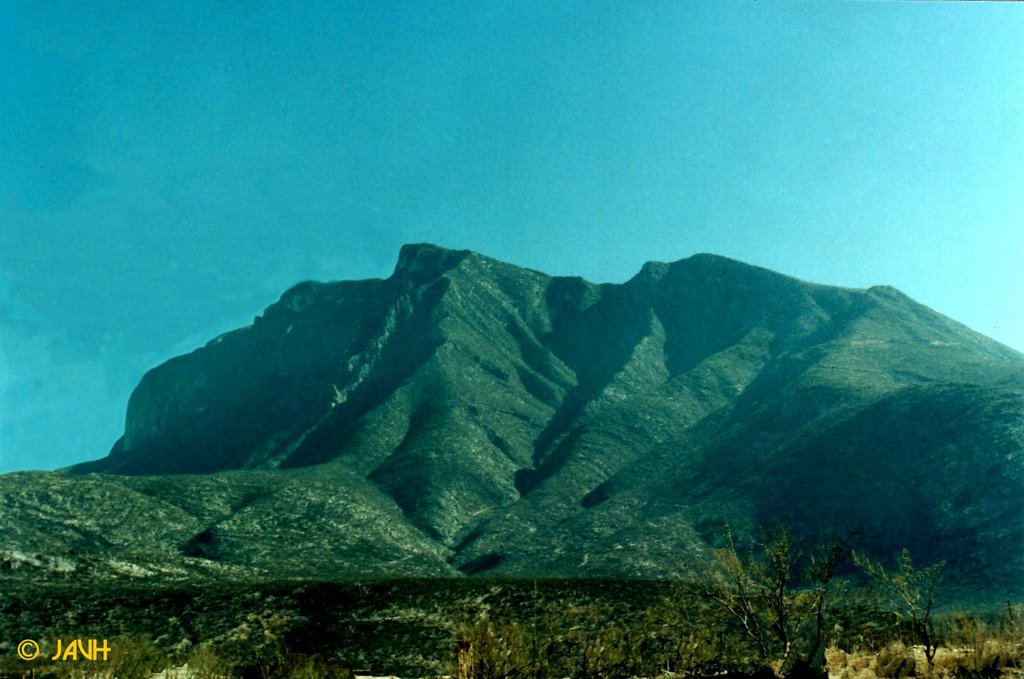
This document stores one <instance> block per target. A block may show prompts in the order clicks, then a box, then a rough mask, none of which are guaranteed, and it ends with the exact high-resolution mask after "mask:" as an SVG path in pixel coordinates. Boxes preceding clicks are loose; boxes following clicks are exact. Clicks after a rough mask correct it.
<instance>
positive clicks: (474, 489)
mask: <svg viewBox="0 0 1024 679" xmlns="http://www.w3.org/2000/svg"><path fill="white" fill-rule="evenodd" d="M452 272H457V275H455V274H453V273H452ZM1022 394H1024V357H1022V356H1021V355H1020V354H1017V353H1016V352H1012V351H1010V350H1009V349H1006V348H1005V347H1001V345H998V344H997V343H995V342H993V341H992V340H989V339H987V338H984V337H983V336H981V335H979V334H977V333H973V332H972V331H970V330H968V329H966V328H964V327H963V326H960V325H959V324H956V323H955V322H953V321H951V320H950V319H947V318H945V317H943V316H941V315H940V314H937V313H935V312H934V311H932V310H930V309H928V308H926V307H924V306H922V305H920V304H917V303H915V302H913V301H912V300H910V299H909V298H906V297H905V296H904V295H902V294H901V293H897V292H895V291H892V290H889V289H883V288H876V289H873V290H871V291H865V290H851V289H846V288H838V287H830V286H825V285H817V284H811V283H806V282H803V281H800V280H798V279H795V278H792V277H789V276H785V275H783V274H779V273H776V272H773V271H770V270H767V269H763V268H760V267H756V266H751V265H747V264H744V263H742V262H737V261H735V260H731V259H728V258H725V257H717V256H714V255H696V256H694V257H690V258H688V259H684V260H681V261H678V262H672V263H661V262H649V263H647V264H645V265H644V266H643V268H642V269H641V270H640V272H639V273H638V274H637V275H636V276H635V277H634V278H633V279H631V280H630V281H628V282H627V283H624V284H621V285H618V284H603V285H595V284H592V283H588V282H586V281H584V280H583V279H578V278H553V277H550V276H546V275H544V274H542V273H539V272H536V271H530V270H527V269H523V268H520V267H516V266H513V265H510V264H505V263H501V262H498V261H495V260H492V259H488V258H486V257H484V256H481V255H477V254H474V253H471V252H469V251H467V250H447V249H444V248H440V247H437V246H434V245H429V244H416V245H407V246H405V247H403V248H402V250H401V252H400V254H399V258H398V264H397V266H396V268H395V272H394V274H393V275H392V276H391V277H390V278H389V279H387V280H384V281H381V280H368V281H351V282H334V283H326V284H323V283H313V282H307V283H302V284H299V285H298V286H295V287H294V288H292V289H291V290H290V291H288V292H287V293H285V295H283V296H282V298H281V300H280V301H279V302H278V303H277V304H275V305H274V306H272V307H271V308H270V309H268V311H267V313H266V314H265V315H264V318H263V319H262V320H260V321H259V322H257V323H255V324H254V325H253V326H251V327H250V328H248V329H246V330H245V331H241V332H233V333H228V334H226V335H223V336H222V337H220V338H217V340H215V341H213V342H210V343H209V344H207V345H206V346H204V347H202V348H200V349H197V350H196V351H194V352H192V353H191V354H188V355H186V356H182V357H178V358H176V359H173V360H171V361H169V362H167V363H165V364H164V365H161V366H158V367H156V368H154V369H153V370H152V371H150V372H149V373H148V374H147V375H146V376H145V377H144V378H143V380H142V382H141V383H140V384H139V386H138V387H137V389H136V390H135V392H134V393H133V395H132V398H131V401H130V403H129V412H128V416H127V418H126V419H127V422H126V433H125V436H124V437H123V438H122V440H121V441H119V442H118V443H117V444H116V445H115V446H114V449H113V450H112V451H111V454H110V455H109V456H107V457H106V458H103V459H100V460H97V461H95V462H91V463H87V464H83V465H79V466H78V467H76V468H75V469H74V470H73V471H74V472H78V473H81V472H106V473H116V474H124V475H130V477H131V478H143V477H145V476H146V475H153V474H179V475H198V476H196V477H195V478H204V479H205V478H208V477H209V475H213V476H214V477H216V478H221V477H220V476H217V475H221V474H243V473H244V474H250V473H252V474H260V476H254V477H252V478H253V479H255V480H254V481H253V483H255V484H257V485H259V486H260V488H263V487H264V484H266V488H280V490H260V491H259V492H260V493H264V494H266V496H267V497H268V498H271V499H267V500H260V501H259V502H258V503H252V504H244V503H242V504H238V505H237V509H231V510H230V511H227V510H225V514H224V515H223V516H220V517H219V518H216V520H214V519H210V520H208V521H206V524H204V526H202V527H201V528H203V530H209V531H210V534H212V535H214V536H221V535H222V536H234V537H224V538H218V540H221V539H222V540H223V542H222V543H218V547H217V550H215V551H214V552H210V553H211V554H213V553H216V554H217V555H229V554H231V553H232V551H231V550H232V549H233V548H232V547H231V544H232V542H231V540H237V541H240V542H239V543H238V544H242V543H245V544H248V542H246V540H249V539H250V538H247V537H243V536H244V531H243V530H242V528H240V526H241V525H250V524H252V525H271V524H273V523H274V522H275V521H277V522H279V521H280V519H279V518H274V517H272V516H271V515H270V514H268V513H273V512H285V513H287V512H294V511H297V505H295V504H294V498H295V497H296V494H297V493H300V494H301V493H304V492H306V491H305V490H301V489H302V488H305V487H306V486H307V485H309V487H311V488H312V487H315V488H317V489H320V490H317V493H320V491H321V490H322V491H323V492H324V493H326V496H331V495H332V493H333V490H330V489H332V488H334V487H337V488H338V489H339V493H340V495H339V497H347V498H357V499H358V500H355V499H353V500H352V501H353V502H356V503H357V504H358V503H364V504H365V503H369V504H368V505H367V507H370V508H371V509H372V511H370V512H369V513H367V512H366V511H364V510H363V509H360V508H359V507H358V506H357V504H353V505H352V506H349V505H344V504H337V503H335V504H332V505H331V506H330V508H329V511H328V510H323V511H325V512H326V513H325V514H323V515H324V516H330V517H332V518H331V519H330V520H331V522H333V523H332V524H331V525H332V526H334V528H331V530H336V529H337V530H341V529H339V528H338V526H342V528H344V530H346V531H349V530H351V531H354V533H353V535H356V536H358V535H364V536H369V537H367V539H372V540H378V541H379V540H383V541H384V543H387V544H390V543H388V542H387V541H388V540H390V539H391V538H386V537H381V536H384V535H390V534H391V533H390V532H389V531H391V528H389V527H388V526H385V525H384V524H381V525H378V524H377V523H375V522H377V521H378V520H379V521H385V518H383V517H386V521H385V523H388V525H390V524H393V523H394V522H395V521H401V522H404V523H403V524H402V525H403V526H404V528H403V530H404V531H406V532H405V533H403V534H402V535H403V537H401V541H402V544H406V545H409V544H417V545H418V547H417V549H419V550H420V552H419V553H420V554H421V555H423V557H422V558H423V559H425V560H426V561H421V562H416V563H417V564H418V565H417V566H416V567H417V568H421V570H420V571H410V573H413V574H415V573H418V572H445V571H447V572H452V571H453V569H457V570H458V571H461V572H463V573H477V572H488V573H493V574H506V575H520V576H521V575H528V574H538V575H545V574H546V575H553V574H560V575H567V574H577V575H590V576H614V577H620V576H623V575H628V576H637V577H655V576H660V575H664V574H667V573H670V572H673V571H674V569H675V568H677V566H678V564H679V563H680V561H685V560H686V559H691V560H692V559H698V558H700V555H701V554H705V553H706V549H707V541H709V540H713V539H714V535H713V532H714V526H720V525H721V524H722V523H723V522H725V523H729V524H730V525H732V526H733V527H734V528H735V529H737V530H744V529H749V530H751V531H754V530H755V529H756V528H757V527H758V526H764V525H770V524H771V523H772V522H773V521H776V520H787V521H789V522H791V523H792V524H793V525H795V526H797V527H798V528H800V529H801V530H803V531H805V532H806V533H808V534H812V533H814V532H815V531H816V530H818V529H820V528H822V527H826V526H831V527H836V528H839V529H849V530H851V531H852V530H857V531H859V534H863V535H869V536H872V537H871V540H873V543H872V545H867V548H869V549H873V550H875V552H876V553H879V550H881V551H884V550H887V549H895V548H897V547H899V546H910V547H915V549H919V550H920V551H921V552H922V553H921V558H922V559H925V560H927V559H930V558H932V557H935V558H944V559H947V560H950V562H951V563H954V561H955V559H956V558H959V557H958V556H957V555H963V560H962V562H961V563H962V565H963V568H962V570H961V572H962V574H963V575H964V577H967V576H968V575H969V573H970V572H972V571H971V568H973V567H969V564H976V563H978V562H984V563H986V564H989V565H991V566H992V568H993V569H994V570H992V571H991V573H995V574H996V575H998V574H999V573H1002V574H1003V576H1005V577H1006V578H1009V577H1011V576H1010V575H1009V574H1011V573H1018V574H1019V573H1021V572H1024V554H1019V553H1017V554H1008V553H1006V549H1004V547H1005V546H1007V545H1018V546H1019V544H1021V541H1022V540H1024V505H1022V504H1021V503H1022V500H1021V498H1024V467H1022V466H1021V460H1024V434H1022V433H1021V432H1024V405H1022V404H1024V396H1022ZM921 460H927V461H928V463H927V464H926V465H924V466H922V465H921V464H920V461H921ZM921 469H927V470H928V473H927V474H926V475H922V473H921V471H920V470H921ZM835 470H841V471H842V473H841V474H837V473H834V472H835ZM264 474H266V475H268V476H262V475H264ZM278 475H282V476H278ZM126 478H127V477H126ZM246 478H249V477H246ZM300 478H301V479H302V481H301V482H299V481H297V480H296V481H295V482H294V484H293V483H292V481H288V482H287V483H286V482H285V481H284V480H285V479H289V480H294V479H300ZM851 480H852V485H851ZM139 483H140V484H142V485H145V483H143V482H139ZM175 483H176V484H178V485H180V484H184V485H189V484H199V483H200V482H199V481H181V482H180V483H179V482H175ZM310 484H311V485H310ZM158 485H159V484H158ZM201 485H203V487H204V488H206V487H208V486H209V487H211V488H212V487H214V486H216V483H215V482H214V481H213V480H210V481H203V482H202V484H201ZM175 487H177V485H176V486H175ZM285 487H287V489H288V490H287V491H286V490H283V489H284V488H285ZM904 488H913V489H914V493H913V494H908V493H905V492H901V489H904ZM977 488H986V489H987V490H986V492H984V493H978V491H977ZM211 492H213V491H211ZM253 492H254V493H255V491H253ZM176 493H177V491H176ZM277 494H280V498H279V501H278V500H274V499H273V498H276V497H277ZM254 497H255V495H254ZM260 497H263V495H260ZM317 497H319V495H318V496H317ZM161 501H166V502H172V503H173V502H178V499H177V495H176V494H172V495H169V496H168V497H163V498H162V500H161ZM320 501H321V500H316V501H313V500H308V501H306V500H303V502H306V505H303V507H302V511H303V512H305V513H306V514H305V515H308V516H309V517H317V516H320V514H321V513H322V508H318V507H317V506H316V503H317V502H320ZM229 504H230V505H231V507H235V505H234V504H231V503H229ZM190 511H191V510H190ZM232 512H234V513H232ZM260 512H262V513H260ZM250 514H251V515H253V516H256V515H258V516H259V517H260V518H259V519H258V520H257V519H255V518H253V519H247V521H249V523H244V522H242V518H244V517H246V516H249V515H250ZM345 516H349V517H350V518H349V519H344V518H343V517H345ZM339 517H342V518H339ZM374 517H376V518H374ZM396 517H400V518H396ZM992 517H1002V518H1000V519H999V520H1000V521H1002V524H1001V525H1000V527H999V531H998V535H1000V536H1004V537H1001V538H999V539H998V540H991V541H989V542H985V539H986V538H984V535H986V534H988V533H986V532H985V531H986V530H989V529H987V528H985V526H984V522H985V521H987V520H988V519H989V518H992ZM1007 517H1014V518H1007ZM311 520H314V519H311ZM345 521H350V522H351V523H350V524H345ZM240 522H241V523H240ZM253 522H255V523H253ZM339 522H340V523H339ZM197 530H198V529H197ZM992 534H993V535H995V533H992ZM289 535H290V534H289ZM396 535H397V533H396ZM281 536H282V537H281V540H282V542H281V544H280V545H277V546H275V547H266V546H258V545H257V546H255V547H252V549H249V547H246V548H245V549H244V550H243V549H242V548H241V547H238V548H237V549H238V550H241V551H238V552H237V553H239V554H241V553H242V551H245V553H260V554H264V553H271V552H273V551H274V550H275V549H285V551H287V550H286V548H285V546H284V545H285V543H284V542H283V541H284V540H285V533H283V532H282V533H281ZM410 536H418V537H416V540H413V539H412V538H411V537H410ZM965 536H975V537H970V538H969V539H968V538H966V537H965ZM978 536H981V537H978ZM1005 536H1010V537H1005ZM186 537H187V536H186ZM251 539H252V540H256V539H257V537H252V538H251ZM260 539H262V538H260ZM396 539H397V538H396ZM357 543H358V539H356V540H355V541H354V542H353V545H356V544H357ZM384 543H382V544H384ZM275 544H276V543H275ZM346 544H348V543H346ZM424 545H432V547H430V549H427V548H426V547H424ZM392 547H394V545H392ZM345 549H348V547H346V548H345ZM353 549H356V547H353ZM384 551H386V552H387V553H388V554H389V555H392V556H393V555H394V554H395V553H396V551H399V552H400V551H401V550H400V549H399V548H397V547H394V549H392V548H391V547H389V548H388V549H386V550H384ZM1018 552H1019V550H1018ZM346 553H347V552H346ZM392 556H389V558H392ZM218 558H228V557H227V556H218ZM239 558H241V557H239ZM354 558H355V557H354ZM366 561H367V560H366V558H360V560H359V563H365V562H366ZM427 562H429V564H428V565H427V566H425V565H424V564H425V563H427ZM581 564H585V567H584V566H581ZM377 567H379V568H381V569H384V570H386V567H385V565H384V564H383V562H382V563H381V564H377ZM955 568H956V567H955ZM955 568H954V570H955ZM1014 569H1016V570H1014ZM371 570H372V569H371ZM975 570H977V569H975ZM1003 576H999V577H1003ZM993 577H995V576H993ZM1013 577H1016V576H1013Z"/></svg>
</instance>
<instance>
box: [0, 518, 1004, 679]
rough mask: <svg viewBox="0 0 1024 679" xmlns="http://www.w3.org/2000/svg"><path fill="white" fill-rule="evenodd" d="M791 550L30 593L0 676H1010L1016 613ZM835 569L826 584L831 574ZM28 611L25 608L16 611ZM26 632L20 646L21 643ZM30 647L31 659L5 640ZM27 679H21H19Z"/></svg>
mask: <svg viewBox="0 0 1024 679" xmlns="http://www.w3.org/2000/svg"><path fill="white" fill-rule="evenodd" d="M894 556H895V558H894V559H893V562H892V565H889V564H887V563H882V562H879V561H869V560H867V559H866V558H864V557H862V556H859V555H858V557H857V558H856V561H857V562H858V563H860V564H861V568H860V569H855V568H854V567H853V564H852V561H853V560H852V559H847V558H845V547H844V545H843V544H842V543H841V542H839V541H831V542H829V541H826V542H825V543H824V547H822V548H819V549H816V550H806V551H805V550H804V549H802V548H800V547H799V546H798V545H797V544H796V543H795V541H794V540H793V539H792V537H791V536H790V535H789V534H788V533H787V532H785V531H775V532H772V533H769V534H768V535H767V536H765V539H764V540H762V541H760V542H759V543H757V544H751V545H749V546H747V547H742V546H738V545H736V544H734V543H733V542H732V541H731V539H729V540H726V541H725V542H724V543H723V545H722V547H720V548H719V549H718V551H717V552H716V559H715V564H714V566H713V567H709V568H708V569H707V570H706V571H705V572H703V573H701V574H700V577H695V578H691V579H688V580H685V581H683V580H681V581H678V582H665V581H659V582H651V581H624V580H617V581H580V580H575V581H566V580H538V581H531V580H518V581H498V580H494V581H487V580H470V579H460V580H407V581H378V582H361V583H357V582H344V583H340V582H339V583H324V582H316V583H314V582H294V581H293V582H277V583H262V584H261V585H260V586H258V587H257V586H255V585H246V586H242V585H239V584H231V583H221V584H219V585H209V586H206V587H203V588H202V589H195V590H189V591H182V590H174V589H165V590H159V591H157V590H152V589H149V590H145V591H143V590H138V591H134V592H128V591H125V590H124V589H116V588H115V589H110V590H103V589H102V588H98V587H93V588H91V589H89V590H88V591H86V590H81V589H74V588H58V587H53V586H50V587H46V588H37V589H35V590H34V591H33V592H32V593H31V594H30V595H25V596H22V595H14V596H12V595H6V596H5V597H4V598H2V599H0V602H2V606H3V610H2V611H0V613H2V615H0V621H2V622H0V625H2V627H3V629H2V630H0V631H2V632H3V635H2V639H3V640H4V643H6V644H7V645H6V646H4V647H3V648H0V658H2V659H0V676H2V677H4V678H5V679H6V678H8V677H22V676H26V677H28V676H34V677H37V678H39V679H42V678H43V677H51V678H56V679H79V678H81V679H85V678H87V677H88V678H90V679H92V678H97V679H99V678H102V679H114V678H117V679H136V678H137V679H149V678H150V677H151V676H153V674H154V673H156V672H159V671H162V670H165V669H167V668H179V670H178V671H179V674H178V675H174V674H169V675H167V676H182V677H190V678H192V679H229V678H230V679H249V678H259V679H285V678H288V677H294V678H309V679H313V678H315V677H319V678H328V679H329V678H334V677H352V676H354V675H357V674H358V675H389V674H394V675H398V676H416V677H424V676H447V677H453V678H455V679H532V678H541V677H568V678H571V679H602V678H618V677H621V678H623V679H625V678H627V677H665V678H670V677H707V676H711V675H726V674H727V675H730V676H731V677H736V676H739V675H745V676H757V677H764V678H765V679H771V678H772V677H815V676H818V677H824V676H825V675H826V673H827V674H828V675H830V676H832V677H833V679H875V678H876V677H879V678H882V679H902V678H903V677H910V676H926V677H936V678H938V679H997V678H998V677H1000V676H1004V675H1005V676H1022V675H1024V610H1022V607H1021V606H1019V605H1015V604H1012V603H1006V604H1005V605H1003V606H1000V607H998V608H997V609H990V610H980V609H979V610H975V611H970V612H968V611H961V610H951V609H949V608H948V607H945V608H944V607H942V605H941V604H942V601H941V599H940V598H939V590H938V589H937V585H938V583H939V582H940V580H939V575H940V574H941V564H935V565H932V566H928V567H924V568H920V569H919V568H916V567H915V566H914V565H913V563H912V562H911V561H910V557H909V554H905V553H904V554H901V555H894ZM844 565H845V566H847V568H846V570H843V566H844ZM32 602H35V603H34V604H33V603H32ZM28 632H30V633H28ZM33 634H34V635H36V638H39V639H40V641H41V642H42V644H41V645H42V647H43V655H42V657H41V658H40V659H38V660H36V661H33V662H32V663H27V662H24V661H20V660H18V659H17V657H16V655H15V653H14V648H13V647H11V646H10V644H9V642H8V640H12V639H19V638H23V637H31V636H32V635H33ZM70 635H74V636H81V637H89V636H103V637H105V638H108V639H109V644H110V647H111V653H110V657H109V659H108V661H107V662H105V663H91V664H87V663H82V662H79V663H69V662H64V663H61V662H50V661H49V660H47V659H46V657H47V653H48V652H51V651H52V648H53V647H54V643H55V641H56V639H57V638H62V637H64V638H66V637H67V636H70ZM32 671H34V675H32V674H31V672H32Z"/></svg>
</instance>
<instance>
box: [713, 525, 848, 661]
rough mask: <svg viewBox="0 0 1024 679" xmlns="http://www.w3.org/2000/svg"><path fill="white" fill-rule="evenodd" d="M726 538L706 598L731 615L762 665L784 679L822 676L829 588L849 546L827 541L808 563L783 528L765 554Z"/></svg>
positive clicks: (767, 539) (766, 541)
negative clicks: (741, 547)
mask: <svg viewBox="0 0 1024 679" xmlns="http://www.w3.org/2000/svg"><path fill="white" fill-rule="evenodd" d="M726 538H727V545H726V546H725V547H722V548H720V549H716V550H715V552H714V556H715V564H716V568H715V569H714V570H712V571H711V572H709V573H707V574H706V575H705V577H704V594H705V596H706V597H707V598H708V599H710V600H712V601H715V602H717V603H718V605H719V606H720V607H721V609H722V610H724V611H725V612H726V613H728V615H729V616H731V618H732V620H733V622H734V624H735V625H736V626H737V627H738V628H739V629H740V631H741V633H742V634H743V636H744V637H745V638H746V639H747V640H748V642H749V643H750V644H751V645H752V646H753V649H754V650H755V652H756V654H757V656H758V657H759V658H760V660H761V663H762V664H766V663H772V664H773V665H775V666H776V672H777V673H780V674H781V675H782V676H787V675H790V674H794V675H795V674H800V675H801V676H808V677H810V676H818V677H820V676H822V675H823V673H824V666H825V646H826V639H825V618H826V611H827V602H828V594H829V585H830V583H831V582H832V579H833V576H834V574H835V569H836V567H837V566H838V565H839V563H840V561H841V560H842V558H843V555H844V552H845V548H844V544H843V542H842V541H841V540H839V539H838V538H834V537H830V538H827V539H825V540H823V542H822V546H821V548H820V549H819V550H818V551H817V552H816V553H815V554H813V555H812V556H811V557H810V558H808V559H804V558H803V555H802V554H801V552H800V550H799V549H798V547H797V545H796V544H795V541H794V539H793V536H792V534H791V533H790V531H789V530H788V529H787V528H785V527H783V526H779V527H776V528H775V529H774V530H773V531H771V532H770V533H769V534H768V535H767V536H766V537H765V539H764V540H763V542H762V544H761V545H760V549H759V550H758V549H751V550H749V551H746V552H743V551H740V550H738V549H737V548H736V546H735V544H734V542H733V539H732V535H731V533H729V532H728V531H727V534H726ZM801 571H802V572H801ZM801 576H802V578H801ZM801 585H802V586H801Z"/></svg>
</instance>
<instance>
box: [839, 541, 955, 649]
mask: <svg viewBox="0 0 1024 679" xmlns="http://www.w3.org/2000/svg"><path fill="white" fill-rule="evenodd" d="M853 562H854V563H855V564H857V565H858V566H859V567H860V568H861V569H863V571H864V572H865V573H867V574H868V576H870V577H871V579H872V580H874V581H875V582H877V583H878V584H880V585H882V586H883V587H884V588H885V590H886V591H887V592H888V593H889V595H890V596H891V597H892V599H893V601H892V604H893V605H894V606H895V607H896V608H897V609H898V610H897V611H896V612H897V613H900V612H902V613H905V614H906V615H909V616H910V626H911V630H912V632H913V634H914V636H915V637H916V638H918V639H920V641H921V643H922V644H924V655H925V658H927V660H928V666H929V667H932V666H934V664H935V652H936V651H937V650H938V647H937V640H936V638H935V628H934V624H933V621H932V609H933V608H934V606H935V590H936V587H937V586H938V584H939V582H940V581H941V580H942V569H943V568H944V567H945V565H946V562H945V561H939V562H936V563H933V564H931V565H930V566H926V567H924V568H915V567H914V563H913V562H912V561H911V559H910V552H909V551H908V550H906V549H904V550H902V551H901V552H900V556H899V559H898V560H897V564H896V568H895V569H894V570H888V569H886V568H885V567H884V566H882V564H881V563H880V562H878V561H875V560H873V559H871V558H870V557H868V556H866V555H864V554H860V553H858V552H854V554H853Z"/></svg>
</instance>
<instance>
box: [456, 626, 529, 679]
mask: <svg viewBox="0 0 1024 679" xmlns="http://www.w3.org/2000/svg"><path fill="white" fill-rule="evenodd" d="M456 645H457V648H456V656H455V662H454V667H453V671H452V672H451V674H452V676H453V677H454V678H455V679H527V677H530V676H531V675H532V671H531V670H532V669H533V668H534V667H535V660H534V658H532V657H531V656H532V653H531V642H530V639H529V636H528V635H527V634H526V633H525V632H524V630H523V629H522V628H521V627H520V626H519V625H516V624H514V623H506V624H501V625H498V624H495V623H492V622H491V620H490V619H489V618H488V617H487V616H486V615H482V616H480V617H479V618H477V619H476V620H475V621H473V622H471V623H468V624H465V625H462V626H461V627H460V629H459V630H458V635H457V639H456Z"/></svg>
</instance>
